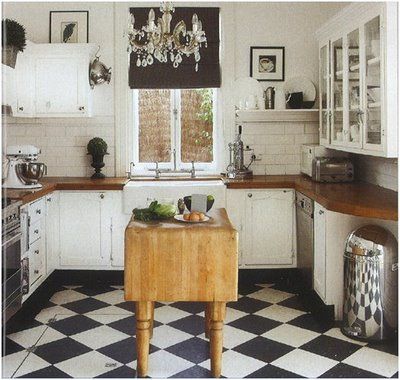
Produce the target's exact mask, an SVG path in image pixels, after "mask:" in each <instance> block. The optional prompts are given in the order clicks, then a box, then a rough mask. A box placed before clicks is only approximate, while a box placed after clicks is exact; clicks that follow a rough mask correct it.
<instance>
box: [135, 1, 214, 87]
mask: <svg viewBox="0 0 400 380" xmlns="http://www.w3.org/2000/svg"><path fill="white" fill-rule="evenodd" d="M150 9H151V8H130V12H131V13H133V14H134V16H135V28H136V29H139V28H141V27H142V26H144V25H146V22H147V18H148V14H149V10H150ZM153 9H154V11H155V13H156V20H157V19H158V18H159V17H161V12H160V10H159V9H158V8H153ZM193 13H196V14H197V16H198V17H199V20H201V22H202V24H203V30H204V31H205V34H206V38H207V47H205V45H204V43H203V45H202V47H201V48H200V55H201V60H200V61H199V66H198V71H197V72H196V70H195V65H196V62H195V59H194V55H193V54H192V55H190V56H189V57H186V56H185V55H184V56H182V58H183V60H182V62H181V63H180V65H179V66H178V68H174V67H173V66H172V62H170V61H169V62H167V63H161V62H159V61H158V60H157V59H154V63H153V64H152V65H150V66H146V67H142V66H140V67H138V66H137V65H136V60H137V55H136V54H135V53H134V52H132V53H131V56H130V65H129V87H130V88H132V89H134V88H135V89H155V88H160V89H163V88H171V89H174V88H209V87H220V86H221V70H220V63H219V43H220V41H219V8H186V7H181V8H175V12H174V13H173V14H172V21H171V32H172V31H173V29H174V27H175V25H176V24H177V23H178V22H179V21H180V20H183V21H184V22H185V24H186V27H187V29H188V30H191V29H192V16H193Z"/></svg>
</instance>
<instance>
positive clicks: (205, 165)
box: [131, 88, 218, 175]
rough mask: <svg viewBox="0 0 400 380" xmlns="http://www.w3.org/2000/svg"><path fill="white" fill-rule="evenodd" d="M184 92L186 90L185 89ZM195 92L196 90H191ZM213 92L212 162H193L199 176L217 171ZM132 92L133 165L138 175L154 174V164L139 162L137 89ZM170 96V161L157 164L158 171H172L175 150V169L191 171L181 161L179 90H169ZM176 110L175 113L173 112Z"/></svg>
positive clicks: (214, 90) (215, 112)
mask: <svg viewBox="0 0 400 380" xmlns="http://www.w3.org/2000/svg"><path fill="white" fill-rule="evenodd" d="M185 90H186V89H185ZM193 90H196V89H193ZM211 90H212V92H213V95H212V99H213V128H212V141H213V160H212V161H211V162H195V169H196V171H197V170H199V171H200V173H199V174H209V173H213V174H214V173H215V172H216V169H217V159H216V158H217V128H216V126H217V120H218V118H217V113H218V107H217V104H218V103H217V101H218V98H217V94H218V89H216V88H212V89H211ZM131 91H132V103H133V104H132V109H133V160H134V163H135V171H136V172H139V173H140V174H150V173H152V175H153V174H154V170H155V167H156V163H155V162H139V123H140V120H139V91H140V90H139V89H135V90H131ZM170 95H171V113H170V123H171V124H170V125H171V155H170V161H168V162H159V164H158V167H159V168H160V169H173V168H174V164H173V157H172V151H173V149H176V168H177V170H180V169H191V167H192V164H191V163H184V162H182V161H181V109H182V108H181V89H170ZM175 109H176V111H177V112H176V113H175V112H174V111H175Z"/></svg>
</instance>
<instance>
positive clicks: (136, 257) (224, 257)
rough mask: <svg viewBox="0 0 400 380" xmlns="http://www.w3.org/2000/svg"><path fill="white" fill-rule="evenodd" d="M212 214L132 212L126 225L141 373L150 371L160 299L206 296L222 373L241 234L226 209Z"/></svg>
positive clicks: (215, 366) (129, 292)
mask: <svg viewBox="0 0 400 380" xmlns="http://www.w3.org/2000/svg"><path fill="white" fill-rule="evenodd" d="M209 215H210V216H211V219H210V220H209V221H207V222H204V223H183V222H179V221H176V220H175V219H169V220H165V221H160V222H151V223H145V222H140V221H136V220H134V219H133V218H132V219H131V221H130V222H129V224H128V226H127V228H126V230H125V273H124V276H125V279H124V282H125V283H124V291H125V300H127V301H135V302H136V343H137V354H138V368H137V369H138V374H139V376H146V375H147V368H148V352H149V339H150V337H151V335H152V325H153V316H154V302H155V301H165V302H176V301H199V302H206V313H205V330H206V336H207V337H209V338H210V356H211V371H212V374H213V376H215V377H219V376H220V375H221V354H222V327H223V320H224V316H225V304H226V302H229V301H236V300H237V294H238V290H237V286H238V238H237V232H236V230H235V229H234V227H233V226H232V224H231V223H230V221H229V218H228V215H227V213H226V211H225V209H216V210H214V211H212V212H210V213H209Z"/></svg>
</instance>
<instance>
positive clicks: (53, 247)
mask: <svg viewBox="0 0 400 380" xmlns="http://www.w3.org/2000/svg"><path fill="white" fill-rule="evenodd" d="M58 206H59V204H58V193H52V194H49V195H47V196H46V272H47V275H49V274H51V273H52V272H53V270H54V269H56V268H57V266H58V255H59V243H60V229H59V228H60V225H59V222H60V221H59V209H58Z"/></svg>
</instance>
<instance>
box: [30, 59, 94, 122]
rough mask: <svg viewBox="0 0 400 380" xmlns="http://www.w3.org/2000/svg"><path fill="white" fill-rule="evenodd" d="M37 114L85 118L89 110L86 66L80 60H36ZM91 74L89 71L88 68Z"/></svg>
mask: <svg viewBox="0 0 400 380" xmlns="http://www.w3.org/2000/svg"><path fill="white" fill-rule="evenodd" d="M35 65H36V67H35V70H36V71H35V84H36V114H37V115H47V116H52V115H53V116H54V115H59V114H81V113H83V112H84V110H85V105H86V104H84V98H83V93H82V90H83V87H82V80H83V83H86V84H87V81H88V78H87V72H86V77H84V78H82V74H81V72H82V67H81V66H82V62H81V61H80V60H79V59H78V58H67V57H60V58H55V57H52V58H44V57H40V58H37V59H36V60H35ZM85 70H86V71H87V68H86V67H85Z"/></svg>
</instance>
